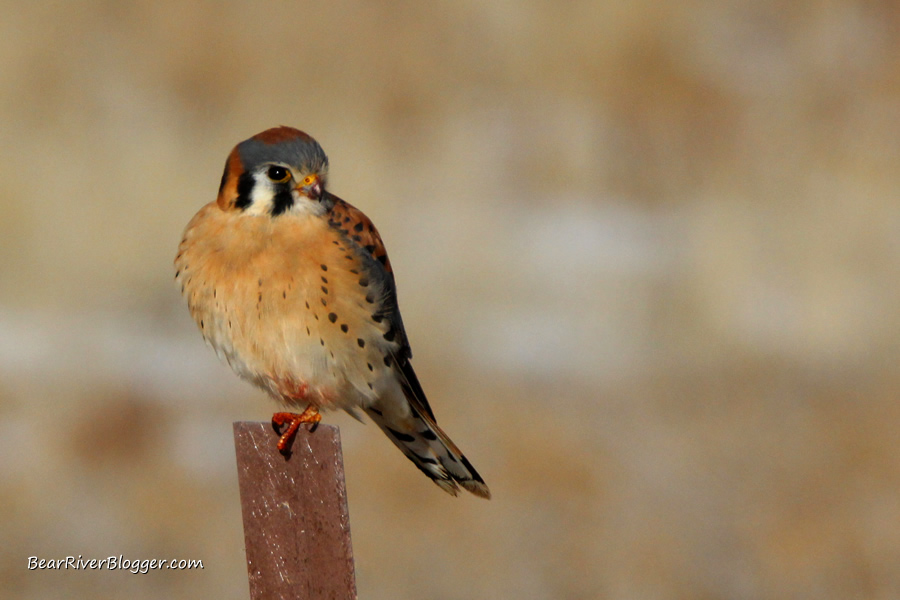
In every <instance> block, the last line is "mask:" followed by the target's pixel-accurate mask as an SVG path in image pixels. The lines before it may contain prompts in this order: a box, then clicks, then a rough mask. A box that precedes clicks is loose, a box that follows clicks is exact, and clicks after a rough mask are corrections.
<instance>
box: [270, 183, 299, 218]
mask: <svg viewBox="0 0 900 600" xmlns="http://www.w3.org/2000/svg"><path fill="white" fill-rule="evenodd" d="M293 205H294V196H292V195H291V188H289V187H284V188H281V190H279V192H278V193H277V194H275V197H274V198H272V216H273V217H277V216H278V215H280V214H281V213H283V212H285V211H286V210H288V209H289V208H290V207H292V206H293Z"/></svg>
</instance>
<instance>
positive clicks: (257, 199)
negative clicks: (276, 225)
mask: <svg viewBox="0 0 900 600" xmlns="http://www.w3.org/2000/svg"><path fill="white" fill-rule="evenodd" d="M327 176H328V157H327V156H325V152H324V151H323V150H322V147H321V146H319V143H318V142H317V141H316V140H314V139H313V138H312V137H310V136H309V135H307V134H305V133H303V132H302V131H300V130H298V129H294V128H292V127H275V128H273V129H267V130H266V131H263V132H262V133H258V134H256V135H254V136H253V137H252V138H250V139H248V140H244V141H243V142H241V143H240V144H238V145H237V146H235V147H234V150H232V151H231V154H230V155H229V156H228V161H227V162H226V163H225V172H224V173H223V174H222V184H221V185H220V186H219V198H218V200H217V202H218V204H219V207H220V208H221V209H222V210H226V211H238V212H242V213H243V214H247V215H268V216H271V217H277V216H278V215H282V214H288V213H309V214H317V215H318V214H322V213H323V212H325V211H326V210H327V208H328V207H327V206H326V205H325V204H326V200H327V194H325V182H326V179H327Z"/></svg>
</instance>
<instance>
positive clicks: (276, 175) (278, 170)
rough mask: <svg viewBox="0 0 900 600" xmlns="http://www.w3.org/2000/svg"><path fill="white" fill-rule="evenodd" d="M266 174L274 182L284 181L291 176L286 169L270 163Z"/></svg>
mask: <svg viewBox="0 0 900 600" xmlns="http://www.w3.org/2000/svg"><path fill="white" fill-rule="evenodd" d="M266 175H267V176H268V178H269V179H271V180H272V181H274V182H275V183H284V182H285V181H287V180H288V179H290V178H291V173H290V171H288V170H287V169H285V168H284V167H279V166H278V165H272V166H271V167H269V170H268V171H266Z"/></svg>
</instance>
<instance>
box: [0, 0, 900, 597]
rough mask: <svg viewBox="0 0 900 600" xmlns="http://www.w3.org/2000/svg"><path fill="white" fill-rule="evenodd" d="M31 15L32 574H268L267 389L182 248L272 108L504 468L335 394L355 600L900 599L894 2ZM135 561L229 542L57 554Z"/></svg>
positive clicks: (447, 390)
mask: <svg viewBox="0 0 900 600" xmlns="http://www.w3.org/2000/svg"><path fill="white" fill-rule="evenodd" d="M3 4H4V6H3V18H2V20H0V253H2V254H0V258H2V261H0V456H2V460H0V515H2V518H0V540H2V542H3V543H2V544H0V588H2V589H3V595H4V596H7V595H8V597H10V598H13V597H15V598H22V599H43V598H51V597H54V598H56V597H63V596H65V597H67V598H85V599H86V598H91V599H96V598H101V599H102V598H132V599H138V600H140V599H151V598H152V599H155V598H228V599H231V598H234V599H239V598H246V597H247V596H248V588H247V579H246V570H245V563H244V554H243V537H242V529H241V522H240V509H239V503H238V497H237V483H236V470H235V467H234V451H233V446H232V438H231V422H232V421H234V420H265V419H267V418H269V416H270V415H271V412H272V410H273V409H274V404H272V403H271V402H270V401H269V400H268V399H266V398H265V397H264V396H263V395H262V394H261V393H260V392H257V391H255V390H254V389H252V388H251V387H250V386H249V385H247V384H244V383H242V382H240V381H239V380H237V379H236V378H235V377H234V376H233V375H232V374H231V372H230V370H229V369H228V368H227V367H225V366H223V365H221V364H219V363H218V361H217V360H216V358H215V356H214V354H213V353H212V352H211V351H210V350H209V349H207V348H206V347H205V346H204V344H203V342H202V340H201V338H200V335H199V334H198V332H197V331H196V330H195V326H194V324H193V323H192V322H191V321H190V319H189V317H188V314H187V311H186V309H185V308H184V306H182V304H181V300H180V298H179V296H178V293H177V291H176V289H175V287H174V284H173V282H172V278H173V269H172V266H171V261H172V258H173V257H174V254H175V249H176V246H177V244H178V241H179V239H180V235H181V231H182V228H183V227H184V225H185V224H186V223H187V221H188V219H189V218H190V217H191V216H192V215H193V214H194V212H195V211H196V210H197V209H198V208H199V207H200V206H201V205H202V204H204V203H206V202H208V201H209V200H211V199H212V198H213V197H214V196H215V193H216V190H217V187H218V183H219V177H220V175H221V169H222V165H223V164H224V160H225V157H226V156H227V153H228V152H229V151H230V149H231V148H232V146H233V145H234V144H235V143H237V142H238V141H240V140H242V139H245V138H246V137H249V136H250V135H252V134H254V133H257V132H258V131H261V130H263V129H265V128H267V127H271V126H274V125H279V124H287V125H293V126H296V127H299V128H302V129H304V130H306V131H308V132H309V133H311V134H312V135H314V136H315V137H317V138H318V140H319V141H320V142H321V143H322V145H323V146H324V148H325V150H326V152H328V154H329V156H330V159H331V165H332V168H331V188H332V190H333V191H334V192H335V193H337V194H338V195H340V196H342V197H344V198H346V199H347V200H349V201H350V202H352V203H354V204H356V205H358V206H359V207H361V208H362V209H363V210H365V211H366V212H367V213H368V214H369V215H370V216H371V217H372V218H373V220H374V221H375V222H376V223H377V225H378V227H379V228H380V230H381V232H382V235H383V236H384V238H385V240H386V241H387V245H388V248H389V250H390V252H391V259H392V261H393V264H394V268H395V270H396V272H397V274H398V282H399V293H400V303H401V306H402V309H403V315H404V320H405V322H406V326H407V329H408V331H409V334H410V338H411V341H412V344H413V348H414V350H415V366H416V368H417V370H418V372H419V376H420V378H421V380H422V382H423V385H424V386H425V388H426V390H427V391H428V393H429V396H430V399H431V403H432V404H433V406H434V408H435V411H436V412H437V415H438V417H439V420H440V422H441V423H442V425H444V426H445V428H446V429H447V430H448V431H449V432H450V433H451V434H452V435H453V437H454V439H456V441H457V442H458V443H459V444H460V445H461V446H462V447H463V448H464V449H465V451H466V453H467V454H468V456H469V457H470V458H471V460H472V461H473V463H474V464H475V465H476V466H477V467H478V468H479V470H480V471H481V472H482V474H483V475H484V477H485V478H486V479H487V481H488V483H489V484H490V485H491V489H492V490H493V492H494V499H493V500H492V501H491V502H483V501H480V500H478V499H475V498H473V497H463V498H459V499H455V500H454V499H452V498H450V497H449V496H446V495H445V494H443V493H441V492H440V491H439V490H438V489H437V488H436V487H435V486H434V485H432V484H431V483H429V482H428V481H427V480H426V479H425V478H424V477H422V475H421V474H420V473H419V472H418V471H417V470H416V469H414V468H413V467H412V465H411V464H410V463H408V462H407V461H406V460H405V459H404V458H403V457H402V456H401V455H400V453H399V452H397V451H396V450H395V449H394V448H393V447H392V445H391V444H390V443H389V442H388V441H387V440H386V439H385V438H384V437H383V436H382V434H381V433H380V432H379V431H378V430H377V428H374V427H373V426H363V425H360V424H358V423H356V422H354V421H352V420H351V419H349V418H348V417H346V416H344V415H334V416H332V417H329V418H328V421H329V422H332V423H336V424H338V425H340V426H341V428H342V434H343V440H344V451H345V463H346V468H347V487H348V491H349V499H350V509H351V524H352V531H353V541H354V552H355V556H356V561H357V574H358V583H359V590H360V597H361V598H366V599H369V600H374V599H392V600H396V599H420V598H434V599H448V600H449V599H468V598H510V599H512V598H516V599H522V598H534V599H545V598H616V599H629V598H642V599H644V598H660V599H664V598H705V599H755V598H791V599H797V598H810V599H812V598H815V599H817V600H821V599H830V598H834V599H846V598H895V597H898V596H900V568H898V565H900V437H898V436H900V434H898V430H900V403H898V397H900V374H898V359H900V203H898V196H900V9H898V5H897V4H896V3H892V2H878V1H873V2H868V1H866V2H864V1H845V2H837V1H821V2H803V3H783V2H775V1H767V0H763V1H757V2H750V1H733V2H719V3H712V2H682V3H668V4H667V3H659V2H633V3H628V4H622V3H603V2H590V1H573V2H537V1H532V2H521V3H481V2H465V1H463V2H455V3H450V2H438V3H422V2H411V1H410V2H384V3H372V2H353V1H348V2H336V3H266V2H225V3H217V2H194V3H180V2H160V1H152V2H151V1H142V2H134V3H120V2H100V1H97V2H41V1H39V2H30V3H24V2H11V1H7V2H4V3H3ZM119 554H123V555H125V557H126V558H132V559H133V558H138V559H143V558H197V559H201V560H203V563H204V567H205V568H204V569H203V570H202V571H159V572H151V573H149V574H146V575H132V574H130V573H125V572H112V573H111V572H106V571H104V572H95V571H77V572H72V571H68V572H65V571H63V572H47V571H43V572H37V571H29V570H28V569H27V566H26V565H27V558H28V557H29V556H38V557H41V558H62V557H65V556H68V555H74V556H78V555H82V556H83V557H84V558H103V557H106V556H110V555H119Z"/></svg>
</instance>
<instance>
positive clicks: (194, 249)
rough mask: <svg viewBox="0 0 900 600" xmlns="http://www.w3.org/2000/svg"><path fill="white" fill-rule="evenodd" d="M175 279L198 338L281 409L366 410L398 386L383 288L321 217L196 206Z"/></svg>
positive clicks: (179, 258)
mask: <svg viewBox="0 0 900 600" xmlns="http://www.w3.org/2000/svg"><path fill="white" fill-rule="evenodd" d="M175 267H176V281H177V282H178V283H179V284H180V285H181V288H182V293H183V294H184V296H185V298H186V299H187V301H188V305H189V308H190V311H191V315H192V316H193V318H194V320H195V321H196V322H197V325H198V326H199V327H200V330H201V331H202V333H203V336H204V338H205V339H206V340H207V342H208V343H209V344H210V345H211V346H212V347H213V348H214V349H215V350H216V352H217V353H218V354H219V356H220V357H221V358H222V359H223V360H225V361H226V362H227V363H228V364H229V365H230V366H231V367H232V368H233V369H234V370H235V372H236V373H238V375H240V376H241V377H243V378H245V379H247V380H248V381H251V382H252V383H254V384H256V385H258V386H259V387H261V388H263V389H265V390H266V391H267V392H269V393H270V394H271V395H272V396H273V397H275V398H276V399H279V400H281V401H283V402H284V403H286V404H288V405H296V406H302V407H305V405H306V404H308V403H312V404H314V405H316V406H318V407H319V408H322V409H329V408H343V409H348V410H352V409H354V408H356V407H359V406H362V407H365V406H369V405H371V404H372V403H373V402H375V401H376V400H377V398H378V397H379V396H381V395H382V394H384V393H386V392H387V391H389V389H392V388H393V387H394V386H396V383H395V380H394V378H393V377H392V376H391V373H390V370H389V369H388V367H387V366H386V363H385V356H387V355H388V353H389V352H390V351H395V350H396V344H395V343H393V342H388V341H387V340H385V339H384V333H385V332H386V331H387V324H386V323H385V322H380V323H379V322H376V321H375V319H373V317H372V315H373V313H375V312H376V311H377V310H378V308H379V307H380V303H381V301H382V298H383V294H384V290H383V289H379V287H378V285H379V284H378V283H377V282H376V279H375V278H369V277H367V276H366V273H365V268H364V264H363V261H362V260H361V258H360V256H359V255H358V254H357V253H356V252H355V250H354V249H353V248H352V247H350V244H349V243H348V242H347V240H345V239H342V238H341V236H339V235H338V234H337V232H335V231H334V230H333V229H331V228H330V227H329V226H328V224H327V221H326V220H325V219H323V218H321V217H315V216H309V215H293V214H286V215H279V216H278V217H275V218H272V217H269V216H247V215H242V214H240V213H237V212H234V211H229V212H226V211H223V210H221V209H220V208H219V207H218V206H217V205H216V204H215V203H211V204H208V205H207V206H205V207H203V208H202V209H201V210H200V212H198V213H197V215H196V216H195V217H194V218H193V219H192V220H191V222H190V223H189V224H188V226H187V229H186V230H185V234H184V239H183V241H182V243H181V245H180V247H179V253H178V256H177V258H176V260H175Z"/></svg>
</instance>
